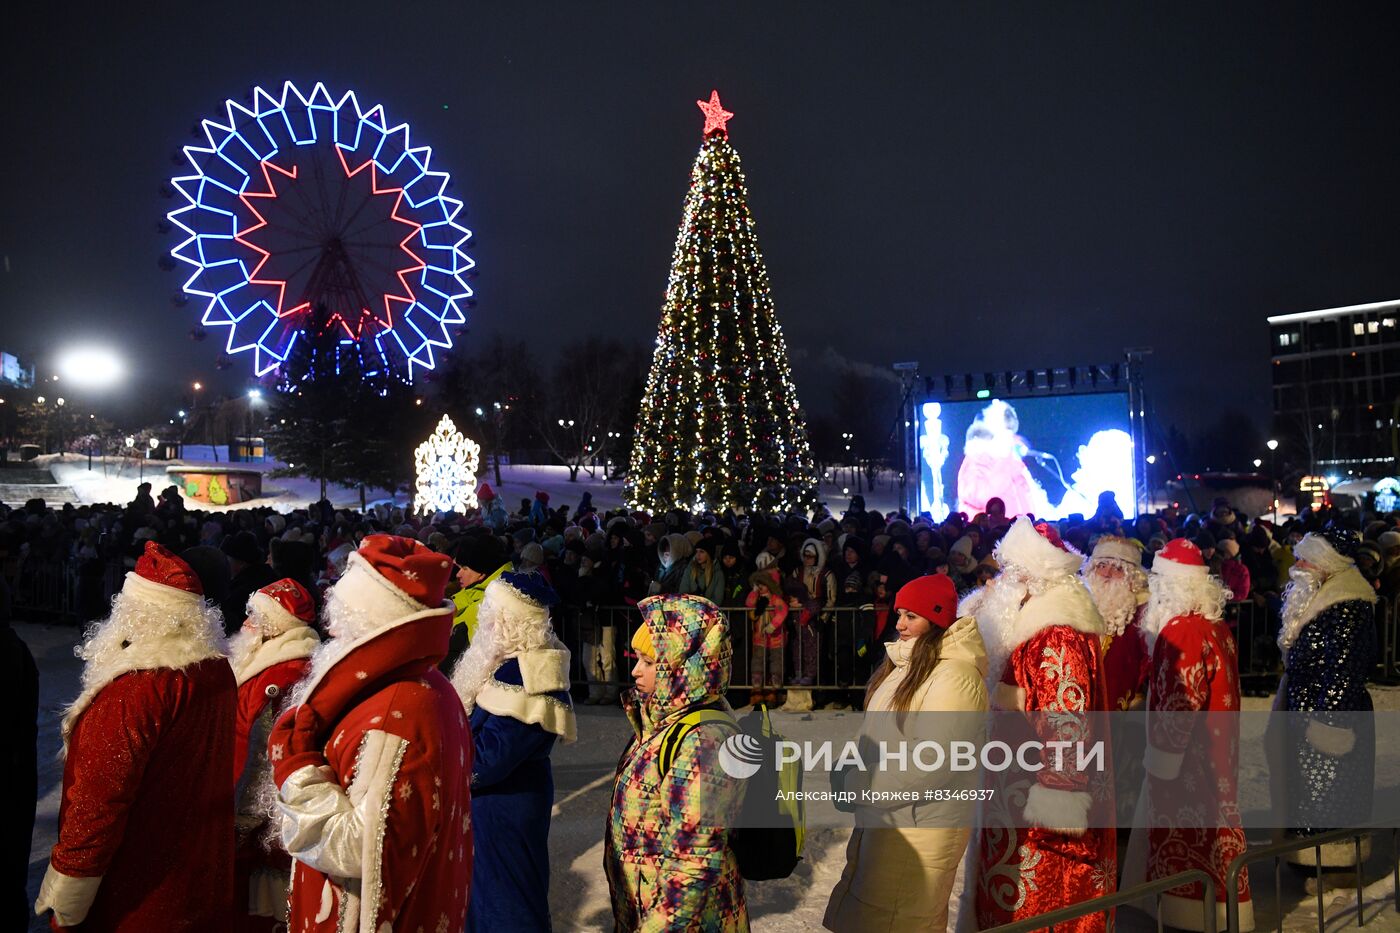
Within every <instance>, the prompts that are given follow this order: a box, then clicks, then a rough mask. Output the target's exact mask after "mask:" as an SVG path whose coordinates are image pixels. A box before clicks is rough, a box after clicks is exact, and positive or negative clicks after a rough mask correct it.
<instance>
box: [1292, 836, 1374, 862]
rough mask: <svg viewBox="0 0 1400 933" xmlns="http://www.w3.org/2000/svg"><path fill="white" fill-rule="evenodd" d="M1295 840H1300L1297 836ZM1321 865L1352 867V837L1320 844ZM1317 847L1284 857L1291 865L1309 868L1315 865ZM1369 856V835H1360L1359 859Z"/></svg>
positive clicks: (1353, 859) (1353, 858)
mask: <svg viewBox="0 0 1400 933" xmlns="http://www.w3.org/2000/svg"><path fill="white" fill-rule="evenodd" d="M1297 841H1300V842H1301V841H1302V838H1301V837H1299V839H1298V840H1297ZM1321 849H1322V867H1323V868H1352V867H1354V866H1355V865H1356V842H1355V840H1352V839H1343V840H1342V841H1341V842H1329V843H1326V844H1324V845H1323V846H1321ZM1317 855H1318V853H1317V848H1315V847H1309V848H1307V849H1302V850H1301V851H1298V852H1290V853H1288V854H1287V855H1285V856H1284V859H1285V860H1287V861H1288V863H1289V864H1291V865H1306V866H1307V867H1309V868H1315V867H1316V866H1317V862H1318V858H1317ZM1370 857H1371V837H1370V836H1362V837H1361V861H1363V862H1364V861H1366V860H1367V859H1368V858H1370Z"/></svg>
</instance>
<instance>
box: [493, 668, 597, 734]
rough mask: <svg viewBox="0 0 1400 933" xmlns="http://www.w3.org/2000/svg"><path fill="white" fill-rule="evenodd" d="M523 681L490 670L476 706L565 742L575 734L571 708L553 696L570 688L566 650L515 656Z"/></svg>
mask: <svg viewBox="0 0 1400 933" xmlns="http://www.w3.org/2000/svg"><path fill="white" fill-rule="evenodd" d="M516 661H517V662H518V663H519V665H520V680H521V681H522V684H523V685H522V684H512V683H504V682H502V681H501V680H499V679H498V678H497V677H496V675H495V674H494V673H493V674H492V675H491V678H490V679H489V680H487V681H486V683H485V684H484V685H483V686H482V688H481V690H480V691H479V692H478V693H477V695H476V705H477V706H478V707H480V708H481V709H483V710H485V711H486V712H488V713H491V714H493V715H495V716H508V717H510V718H511V719H518V720H519V721H520V722H523V723H526V724H527V725H538V726H540V727H541V728H543V729H544V730H545V731H546V732H552V733H553V734H555V735H557V736H559V737H560V738H561V739H563V740H564V741H565V742H572V741H574V739H575V738H576V737H577V728H576V721H575V718H574V710H573V707H572V706H571V705H570V704H569V703H568V702H567V701H566V700H561V699H559V698H558V697H556V696H554V694H556V693H564V694H565V695H566V696H567V692H568V689H569V652H568V650H567V649H563V650H561V649H556V648H537V649H534V650H532V651H526V652H524V653H522V654H520V655H518V656H517V657H516Z"/></svg>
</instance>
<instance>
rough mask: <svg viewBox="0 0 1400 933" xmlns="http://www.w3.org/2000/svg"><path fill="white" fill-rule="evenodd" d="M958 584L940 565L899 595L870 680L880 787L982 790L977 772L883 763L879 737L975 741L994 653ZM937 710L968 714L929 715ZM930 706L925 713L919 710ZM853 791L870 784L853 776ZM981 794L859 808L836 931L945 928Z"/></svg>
mask: <svg viewBox="0 0 1400 933" xmlns="http://www.w3.org/2000/svg"><path fill="white" fill-rule="evenodd" d="M957 603H958V597H957V590H956V587H955V586H954V585H953V582H952V580H950V579H949V578H948V577H946V576H943V575H941V574H931V575H929V576H924V577H918V578H916V579H915V580H913V581H912V582H910V583H908V584H906V585H905V586H904V587H902V588H901V589H900V591H899V593H898V595H896V597H895V602H894V608H895V610H896V612H897V613H898V623H897V629H898V631H899V639H898V640H897V641H893V642H890V643H889V644H888V645H887V647H886V651H887V654H886V658H885V661H884V663H882V664H881V665H880V667H879V669H877V670H876V671H875V674H874V675H873V676H872V677H871V679H870V684H869V686H868V687H867V688H866V707H865V708H866V713H865V720H864V722H863V724H862V726H861V742H862V750H863V757H864V758H865V760H866V763H867V765H868V766H869V767H870V768H871V769H872V770H871V771H869V772H867V773H866V774H859V775H856V776H857V777H858V778H860V779H862V780H868V781H869V785H868V786H869V789H870V790H872V791H910V790H918V791H920V792H922V791H924V790H926V789H929V788H947V789H975V788H977V787H978V786H979V785H978V783H977V780H978V778H977V775H976V774H975V772H969V773H966V774H963V775H962V776H961V778H960V779H959V778H958V776H954V777H953V778H951V779H950V778H949V776H948V775H947V774H946V773H943V774H939V773H925V772H922V771H919V770H917V769H915V768H914V767H913V764H912V762H911V764H910V767H909V768H907V769H897V770H891V771H879V770H876V769H877V768H878V763H879V753H878V752H877V751H874V749H878V747H879V742H881V741H883V742H885V743H887V745H888V744H889V743H892V742H898V741H906V742H907V743H908V746H910V747H912V746H913V745H914V744H915V743H917V742H919V741H925V740H933V741H937V742H939V743H940V744H942V745H943V746H944V747H945V748H946V747H948V742H949V740H951V739H953V738H958V739H969V740H972V741H976V739H977V737H978V735H979V734H980V730H981V729H982V728H983V726H984V724H985V719H986V712H987V709H988V702H987V688H986V682H985V678H986V675H987V652H986V649H985V648H984V647H983V645H982V636H981V635H980V634H979V633H978V630H977V622H976V620H975V619H973V618H971V617H968V618H963V619H956V621H955V618H956V615H957ZM930 713H939V714H961V715H940V716H930V715H928V714H930ZM919 714H923V715H919ZM844 789H845V790H855V791H857V792H859V791H860V790H861V789H862V787H859V786H855V785H854V784H853V783H852V782H849V781H848V782H847V783H846V784H845V786H844ZM975 806H976V804H975V802H973V801H972V800H970V799H969V800H962V801H938V802H930V803H920V804H915V805H910V804H904V805H902V806H899V805H897V804H891V805H889V806H886V807H881V806H876V805H866V806H858V807H857V820H856V824H857V825H856V828H855V829H854V830H853V831H852V833H851V841H850V843H849V844H848V845H847V847H846V867H845V870H844V871H843V872H842V873H841V880H840V882H838V883H837V885H836V889H835V890H834V891H832V893H831V900H830V902H829V903H828V904H827V909H826V918H825V920H824V925H825V926H826V928H827V929H828V930H835V931H837V933H848V931H849V933H857V931H858V933H873V931H885V930H888V931H896V930H899V931H903V930H921V931H926V930H935V931H937V930H945V929H946V928H947V925H948V899H949V897H950V895H951V894H952V890H953V878H954V876H955V875H956V873H957V869H958V863H959V862H961V861H962V857H963V852H964V851H965V850H966V848H967V843H968V839H969V838H970V836H971V834H972V823H973V816H974V812H975Z"/></svg>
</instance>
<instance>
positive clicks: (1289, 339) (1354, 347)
mask: <svg viewBox="0 0 1400 933" xmlns="http://www.w3.org/2000/svg"><path fill="white" fill-rule="evenodd" d="M1269 343H1270V346H1271V348H1272V360H1271V364H1272V365H1271V369H1272V370H1273V404H1274V436H1275V437H1276V438H1277V439H1278V440H1279V443H1280V445H1281V448H1282V454H1283V456H1284V459H1285V460H1286V461H1287V462H1289V463H1291V464H1292V465H1293V466H1294V467H1296V468H1299V469H1306V471H1307V472H1308V473H1311V474H1315V475H1316V474H1321V475H1327V476H1337V477H1345V476H1347V475H1348V474H1354V475H1356V476H1372V477H1380V476H1387V475H1392V474H1394V473H1395V472H1396V453H1397V448H1400V438H1397V433H1396V424H1397V419H1400V301H1378V302H1374V303H1371V304H1364V305H1351V306H1349V307H1345V308H1331V309H1328V310H1324V311H1305V312H1302V313H1299V314H1282V315H1277V316H1275V317H1271V318H1269Z"/></svg>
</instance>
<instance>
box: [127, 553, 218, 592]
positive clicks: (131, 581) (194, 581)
mask: <svg viewBox="0 0 1400 933" xmlns="http://www.w3.org/2000/svg"><path fill="white" fill-rule="evenodd" d="M123 590H125V591H126V592H130V593H132V594H135V595H139V596H140V597H141V598H142V599H145V600H149V601H150V602H154V603H165V604H166V605H169V606H172V607H173V606H176V605H179V606H188V605H189V604H190V603H191V602H192V601H198V600H201V599H203V598H204V584H203V583H201V582H200V580H199V575H198V574H196V573H195V572H194V568H193V567H191V566H190V565H189V564H187V563H185V561H183V560H181V559H180V558H179V557H176V556H175V555H174V554H173V553H172V552H171V551H170V550H169V549H168V548H166V547H163V546H162V545H159V544H157V543H155V542H154V541H147V542H146V549H145V551H143V552H142V554H141V556H140V557H139V558H137V559H136V569H135V570H132V571H129V572H128V573H127V575H126V583H125V584H124V585H123Z"/></svg>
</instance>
